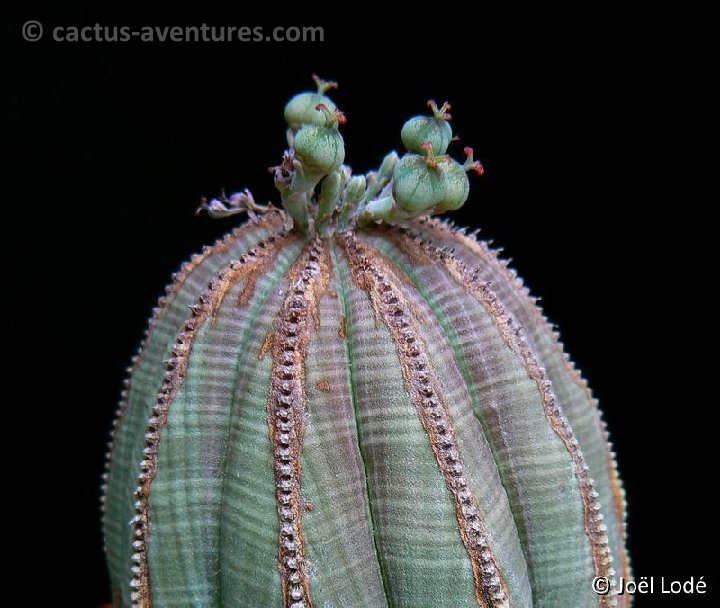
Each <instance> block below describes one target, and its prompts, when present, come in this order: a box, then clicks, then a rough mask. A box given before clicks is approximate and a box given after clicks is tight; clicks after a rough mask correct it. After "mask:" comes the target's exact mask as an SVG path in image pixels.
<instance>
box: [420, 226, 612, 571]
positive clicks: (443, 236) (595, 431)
mask: <svg viewBox="0 0 720 608" xmlns="http://www.w3.org/2000/svg"><path fill="white" fill-rule="evenodd" d="M438 223H439V222H438ZM433 224H434V222H433ZM431 225H432V224H431ZM418 227H419V225H418V226H415V227H414V229H416V228H418ZM421 232H422V233H423V236H425V237H427V238H429V239H430V240H431V241H432V242H434V243H435V244H436V245H437V246H439V247H445V246H448V247H453V248H454V249H455V256H456V257H457V258H458V259H460V260H462V261H463V262H464V263H465V264H466V265H467V266H468V267H470V268H472V269H477V270H478V277H479V278H480V279H481V280H483V281H489V282H490V283H491V285H492V288H493V291H495V293H496V295H497V296H498V298H499V299H500V301H501V302H503V304H504V305H505V308H506V309H507V310H508V311H509V312H510V313H511V314H512V315H513V316H514V317H515V318H516V319H517V320H518V322H519V323H520V324H521V325H522V326H523V328H524V329H525V335H526V337H527V340H528V342H529V344H530V346H531V348H532V349H533V351H534V352H535V354H536V356H537V358H538V360H539V361H540V364H541V365H542V366H543V367H544V368H545V371H546V372H547V375H548V378H549V379H550V381H551V382H552V383H553V390H554V392H555V396H556V397H557V400H558V403H559V405H560V407H561V408H562V410H563V412H564V413H565V415H566V416H567V418H568V420H569V422H570V425H571V426H572V428H573V431H574V433H575V436H576V438H577V440H578V443H579V444H580V448H581V449H582V452H583V455H584V456H585V462H586V463H587V465H588V467H589V468H590V476H591V477H592V478H593V480H594V482H595V490H596V491H597V492H598V494H599V501H600V505H601V506H602V513H603V516H604V522H605V524H606V525H607V528H608V538H609V541H610V543H609V544H610V550H611V554H612V555H613V558H614V564H615V568H616V570H618V571H619V569H620V564H622V563H623V561H624V559H623V556H622V553H621V552H622V551H624V547H623V540H622V538H621V534H622V529H623V524H622V522H620V521H618V518H617V516H616V509H615V508H614V499H615V498H614V496H613V493H612V489H611V481H610V478H609V469H608V463H607V457H608V446H607V440H606V438H605V430H604V427H603V424H602V422H601V417H600V411H599V409H598V405H597V403H596V402H595V400H594V399H593V398H592V394H591V393H590V390H589V389H588V387H587V385H586V384H585V382H584V381H583V380H582V379H581V377H580V374H579V373H578V372H577V371H576V370H574V369H573V367H572V364H571V363H570V362H569V360H568V359H567V356H566V355H565V354H564V353H563V348H562V345H561V344H560V343H559V342H558V338H557V335H556V334H555V333H554V332H553V329H552V327H551V326H550V324H549V323H548V322H547V321H546V320H545V318H544V317H543V315H542V312H541V311H540V309H539V308H538V307H537V305H536V304H535V302H534V300H533V299H532V298H531V296H530V294H529V292H528V290H527V288H525V287H524V286H523V285H522V282H521V281H520V280H519V279H518V278H517V277H516V276H515V274H514V272H513V271H512V270H511V269H509V268H508V267H507V266H506V265H505V264H503V263H502V261H500V260H499V259H498V257H497V255H496V254H495V253H494V252H493V251H491V250H490V248H489V247H488V246H487V244H485V243H482V242H474V239H472V237H467V239H472V240H471V241H466V243H469V245H470V246H458V245H459V242H460V241H459V240H458V238H461V239H462V238H465V237H452V236H450V235H448V234H447V233H444V232H443V231H442V230H432V231H431V230H422V229H421ZM618 573H620V572H618Z"/></svg>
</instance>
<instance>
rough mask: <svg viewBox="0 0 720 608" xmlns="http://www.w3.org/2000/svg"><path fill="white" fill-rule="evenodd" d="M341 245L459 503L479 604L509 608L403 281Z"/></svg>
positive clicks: (365, 253)
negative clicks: (380, 324)
mask: <svg viewBox="0 0 720 608" xmlns="http://www.w3.org/2000/svg"><path fill="white" fill-rule="evenodd" d="M340 244H341V247H342V249H343V251H344V253H345V256H346V258H347V259H348V262H349V264H350V269H351V271H352V275H353V280H354V281H355V283H356V284H357V285H358V287H360V288H361V289H363V290H364V291H366V292H367V293H368V295H369V297H370V301H371V303H372V306H373V309H374V310H375V314H376V316H377V317H379V318H380V319H382V321H383V323H384V324H385V325H386V326H387V328H388V329H389V331H390V334H391V336H392V338H393V341H394V343H395V346H396V348H397V352H398V357H399V358H400V362H401V366H402V371H403V378H404V381H405V387H406V389H407V390H408V392H409V393H410V395H411V398H412V401H413V404H414V406H415V408H416V410H417V412H418V415H419V418H420V421H421V423H422V425H423V428H424V429H425V432H426V433H427V435H428V438H429V440H430V446H431V448H432V451H433V454H434V456H435V460H436V462H437V465H438V468H439V469H440V472H441V473H442V475H443V477H444V480H445V484H446V486H447V488H448V490H449V491H450V493H451V494H452V496H453V499H454V504H455V516H456V519H457V522H458V530H459V532H460V537H461V540H462V542H463V545H464V546H465V549H466V551H467V553H468V557H469V558H470V563H471V566H472V571H473V581H474V589H475V599H476V601H477V603H478V605H479V606H481V607H483V608H500V607H507V606H509V599H508V589H507V583H506V581H505V580H504V579H503V576H502V573H501V571H500V568H499V566H498V562H497V559H496V557H495V555H494V553H493V551H492V548H491V546H490V541H489V535H488V533H487V530H486V529H485V526H484V525H483V522H482V519H481V517H480V513H479V509H478V506H477V500H476V498H475V496H474V495H473V494H472V492H471V491H470V489H469V488H468V482H467V478H466V476H465V475H464V470H465V469H464V465H463V462H462V456H461V454H460V452H459V446H458V442H457V438H456V436H455V431H454V430H453V428H452V420H451V416H450V412H449V411H448V408H447V405H446V404H445V403H444V401H443V397H442V395H441V394H440V393H439V391H438V386H439V383H438V380H437V375H436V372H435V370H434V369H433V367H432V364H431V363H430V360H429V358H428V355H427V349H426V346H425V345H424V344H423V343H422V340H421V338H420V336H419V334H418V332H417V330H416V328H415V324H414V323H413V321H414V319H413V316H412V315H410V314H408V313H407V310H408V308H409V306H408V302H407V301H406V300H405V298H404V296H403V295H402V292H401V290H400V289H399V288H398V287H397V282H398V279H397V278H396V277H395V276H394V273H393V272H392V270H391V269H390V268H389V266H388V265H387V264H386V263H385V261H384V259H383V258H382V257H381V256H380V255H379V254H377V252H376V251H375V250H374V249H372V248H371V247H369V246H366V245H364V244H361V243H359V242H358V240H357V238H356V237H355V236H354V235H349V236H346V237H344V238H343V239H342V240H341V241H340Z"/></svg>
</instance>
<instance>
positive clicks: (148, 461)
mask: <svg viewBox="0 0 720 608" xmlns="http://www.w3.org/2000/svg"><path fill="white" fill-rule="evenodd" d="M287 238H289V237H287V236H281V237H278V238H275V237H272V236H271V237H269V238H268V239H267V240H266V241H264V242H263V243H261V244H260V245H258V247H256V248H254V249H252V250H251V251H250V252H248V254H246V255H243V256H242V257H241V258H240V260H238V261H233V262H231V263H230V264H229V265H228V266H227V267H226V268H224V269H223V270H221V271H220V272H219V273H218V274H217V275H216V276H215V277H214V278H213V279H212V280H211V281H210V285H209V286H208V288H207V289H206V290H205V291H203V293H202V294H201V295H200V297H199V298H198V303H197V304H196V305H195V306H193V307H192V308H191V314H190V318H189V319H188V320H187V321H186V322H185V325H184V327H183V329H182V331H181V332H180V335H179V337H178V338H177V340H176V342H175V346H174V347H173V349H172V354H171V357H170V360H169V361H168V363H167V366H166V372H165V378H164V381H163V384H162V386H161V388H160V391H159V393H158V396H157V401H156V403H155V406H154V407H153V411H152V415H151V417H150V419H149V420H148V423H147V432H146V434H145V448H144V450H143V460H142V461H141V463H140V469H141V472H140V475H139V476H138V487H137V488H136V490H135V499H136V502H135V516H134V517H133V519H132V522H131V524H132V527H133V531H134V537H135V540H134V541H133V545H132V547H133V551H134V553H133V555H132V562H133V565H132V568H131V572H132V579H131V581H130V587H131V589H132V591H131V595H130V597H131V601H132V605H133V607H134V608H150V607H151V606H152V599H151V593H150V572H149V567H148V550H149V542H150V513H149V497H150V488H151V485H152V482H153V480H154V478H155V475H156V473H157V461H158V447H159V443H160V438H161V434H162V430H163V428H164V426H165V425H166V424H167V420H168V414H169V410H170V406H171V404H172V402H173V400H174V398H175V395H176V394H177V392H178V390H179V389H180V387H181V386H182V385H183V383H184V381H185V378H186V375H187V369H188V364H189V361H190V354H191V351H192V345H193V340H194V338H195V336H196V335H197V332H198V331H200V329H201V328H202V326H203V325H204V324H205V323H206V322H207V321H208V319H210V320H211V319H212V317H213V315H214V314H215V313H216V311H217V309H218V307H219V306H220V305H221V304H222V300H223V298H224V296H225V294H226V293H227V291H228V290H229V289H230V288H231V287H232V286H233V285H235V284H237V282H238V281H240V280H241V279H242V278H243V277H246V276H248V275H249V274H251V273H253V272H255V271H257V270H258V269H259V268H262V267H263V265H264V264H265V262H266V259H267V258H268V257H269V256H270V255H271V253H274V252H275V251H276V248H277V247H278V241H280V242H283V241H285V240H286V239H287Z"/></svg>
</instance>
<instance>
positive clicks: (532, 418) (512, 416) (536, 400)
mask: <svg viewBox="0 0 720 608" xmlns="http://www.w3.org/2000/svg"><path fill="white" fill-rule="evenodd" d="M367 241H368V242H369V243H372V245H373V246H375V247H376V248H377V249H378V250H379V251H382V252H383V253H384V254H385V255H387V257H388V258H389V259H390V260H392V261H393V262H394V263H395V264H397V266H398V268H399V269H401V270H402V272H404V273H405V274H406V275H407V276H408V277H409V278H410V280H411V281H412V283H413V285H414V286H415V288H416V289H417V291H418V292H419V293H420V294H421V296H422V297H423V298H424V299H425V300H426V301H427V303H428V305H429V306H430V308H431V309H432V310H433V311H434V312H435V313H436V315H437V320H438V322H439V323H440V325H441V327H442V329H443V331H444V332H445V334H446V335H447V338H448V340H449V342H450V344H451V346H452V351H453V355H454V357H455V358H456V360H457V365H458V367H459V368H460V369H461V370H462V372H463V376H464V378H465V382H466V383H467V386H468V388H469V390H470V394H471V396H472V398H473V406H474V409H475V414H476V416H477V417H478V419H479V420H480V422H481V423H482V427H483V429H484V431H485V434H486V436H487V439H488V441H489V443H490V445H491V447H492V452H493V454H494V456H495V461H496V463H497V466H498V470H499V472H500V476H501V478H502V481H503V485H504V487H505V490H506V492H507V495H508V497H509V499H510V507H511V510H512V512H513V515H514V518H515V523H516V526H517V529H518V532H519V535H520V541H521V543H522V546H523V549H524V553H525V558H526V561H527V567H528V572H529V575H530V579H531V584H532V590H533V600H534V605H535V606H571V605H579V606H592V605H595V604H597V596H595V595H594V594H593V592H592V587H591V582H592V579H593V576H594V567H593V562H592V557H591V551H590V544H589V542H588V540H587V537H586V535H585V525H584V519H583V501H582V497H581V495H580V492H579V489H578V485H577V480H576V477H575V472H574V467H573V464H572V461H571V458H570V456H569V454H568V452H567V450H566V448H565V446H564V444H563V442H562V441H561V440H560V438H559V437H558V436H557V435H556V434H555V433H554V431H553V430H552V429H551V428H550V426H549V424H548V421H547V419H546V417H545V414H544V411H543V405H542V400H541V398H540V394H539V391H538V389H537V386H536V385H535V382H534V381H533V380H531V379H530V378H529V377H528V374H527V371H526V369H525V368H524V366H523V364H522V362H521V361H520V359H519V358H518V357H517V356H516V355H515V354H514V353H513V352H512V351H511V350H510V349H509V348H508V347H507V345H506V344H505V343H504V341H503V338H502V337H501V335H500V334H499V332H498V329H497V327H496V325H495V323H494V321H493V319H492V317H491V316H490V315H489V314H488V313H487V312H486V311H485V310H484V308H483V307H481V306H480V305H479V304H478V302H477V301H476V300H475V299H474V298H473V297H472V296H471V295H470V294H469V293H467V292H466V291H465V289H464V288H463V287H462V286H460V285H458V284H457V283H456V282H455V281H454V280H453V279H452V278H451V277H450V276H449V274H448V273H447V272H446V271H445V270H444V269H442V268H440V267H439V266H437V265H435V264H421V263H419V262H418V260H410V259H408V258H407V257H406V256H405V255H404V254H403V253H402V252H400V251H399V250H398V248H397V247H395V246H394V245H393V244H392V243H391V242H390V241H389V240H387V239H385V238H382V237H367Z"/></svg>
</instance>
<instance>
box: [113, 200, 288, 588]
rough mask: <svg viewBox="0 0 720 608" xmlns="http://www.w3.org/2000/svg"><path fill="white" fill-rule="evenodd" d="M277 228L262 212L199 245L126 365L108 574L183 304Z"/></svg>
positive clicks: (119, 548) (116, 427) (119, 560)
mask: <svg viewBox="0 0 720 608" xmlns="http://www.w3.org/2000/svg"><path fill="white" fill-rule="evenodd" d="M282 227H283V222H282V217H281V215H280V214H279V213H268V214H265V215H264V216H262V217H260V218H259V219H258V220H257V221H255V222H250V223H247V224H245V225H243V226H242V227H240V228H237V229H236V230H233V231H232V232H231V233H230V234H228V235H227V236H225V237H224V238H223V239H221V240H218V241H217V242H216V243H215V244H214V245H213V246H212V247H204V248H203V251H202V253H201V254H197V255H194V256H193V257H192V258H191V260H190V261H188V262H186V263H184V264H183V265H182V266H181V268H180V270H179V271H178V272H177V273H175V274H174V275H173V281H172V283H171V284H170V285H169V286H168V288H167V289H166V292H165V294H164V296H163V297H161V298H160V300H159V301H158V304H157V306H156V307H155V308H154V309H153V313H152V317H151V319H150V322H149V326H148V328H147V330H146V332H145V335H144V338H143V340H142V343H141V346H140V349H139V350H138V352H137V354H136V355H135V356H134V357H133V359H132V362H131V366H130V367H128V369H127V373H128V377H127V379H126V380H125V381H124V387H123V391H122V394H121V400H120V404H119V406H118V409H117V412H116V416H115V420H114V422H113V428H112V430H111V435H110V443H109V445H108V451H107V452H106V461H105V473H104V475H103V487H102V497H101V505H102V512H103V531H104V536H105V545H106V551H107V556H108V562H109V564H110V572H111V573H116V572H120V571H122V570H123V569H125V564H126V563H127V561H128V560H129V559H130V555H131V553H132V549H131V548H130V542H129V541H126V538H127V530H126V529H123V527H122V522H128V521H129V520H130V518H131V517H132V515H133V511H134V509H133V498H132V487H133V479H134V478H135V477H136V475H137V471H136V470H135V467H136V466H137V463H138V462H139V461H140V460H141V458H142V456H141V454H142V449H143V443H144V442H143V441H142V431H143V429H144V428H145V423H146V420H147V418H148V416H149V415H150V412H151V410H152V407H153V404H154V403H155V400H156V398H157V392H158V389H159V388H160V386H161V384H162V382H163V375H164V373H165V361H166V360H167V359H168V357H169V356H170V350H171V348H172V345H173V343H174V342H175V339H176V338H177V335H178V332H179V331H180V330H181V329H182V326H183V324H184V323H185V320H186V318H187V313H188V306H190V305H191V304H193V303H195V302H196V300H197V298H198V296H199V294H200V293H201V292H202V291H203V290H204V289H205V287H206V286H207V284H208V282H209V281H210V279H211V278H212V277H213V276H214V275H215V273H216V272H217V271H218V270H219V269H220V268H222V267H223V266H224V265H226V264H227V263H228V262H229V261H230V260H232V259H237V258H238V257H239V256H240V255H241V254H243V253H245V252H247V251H248V250H249V249H250V248H251V247H253V246H255V245H257V244H258V243H259V242H260V241H261V240H262V239H263V238H266V237H268V236H270V235H272V234H278V233H279V232H280V231H281V230H282ZM129 580H130V579H129V578H128V579H124V580H115V579H114V580H113V581H112V583H113V587H114V588H116V589H117V588H120V587H124V588H127V585H128V583H129Z"/></svg>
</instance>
